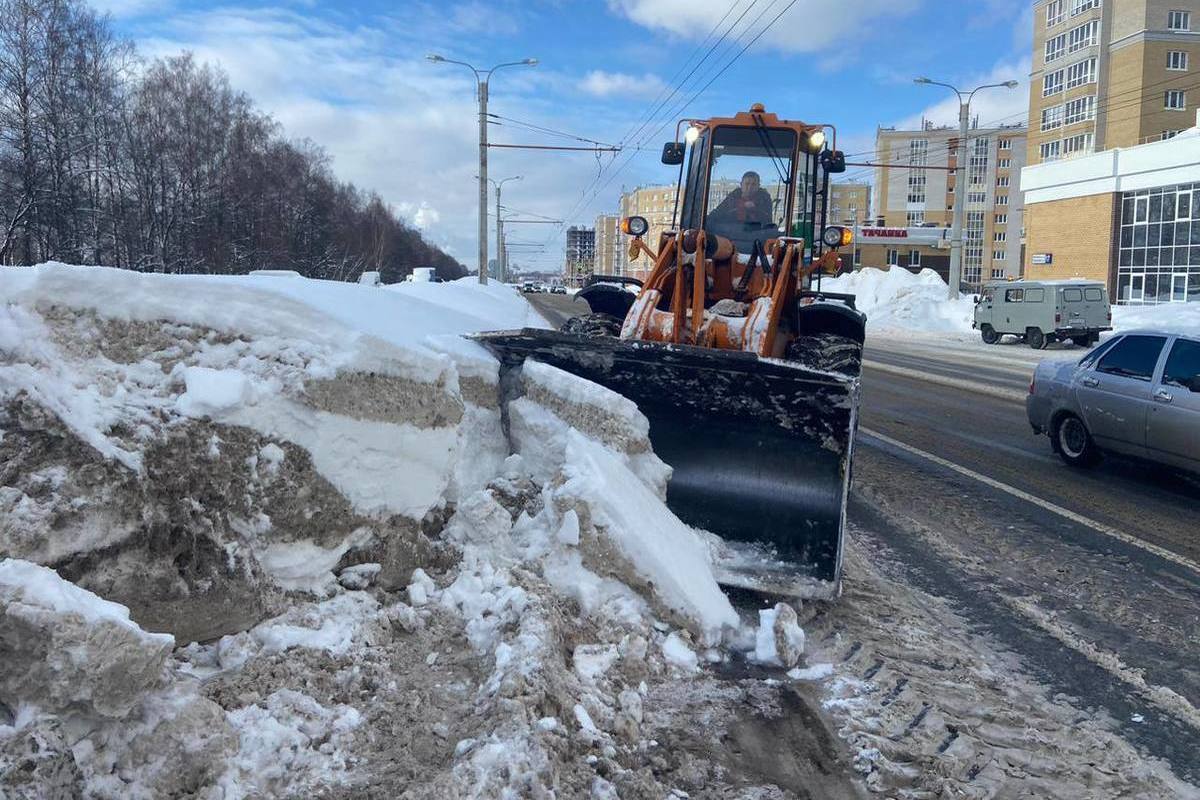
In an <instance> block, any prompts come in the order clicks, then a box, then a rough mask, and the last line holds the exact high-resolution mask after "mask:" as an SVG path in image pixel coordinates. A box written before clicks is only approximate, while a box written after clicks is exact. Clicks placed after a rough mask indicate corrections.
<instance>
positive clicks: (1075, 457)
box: [1025, 331, 1200, 472]
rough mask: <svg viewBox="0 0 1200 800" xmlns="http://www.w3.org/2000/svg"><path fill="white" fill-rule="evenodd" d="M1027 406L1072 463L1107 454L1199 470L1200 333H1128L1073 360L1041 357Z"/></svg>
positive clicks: (1031, 416)
mask: <svg viewBox="0 0 1200 800" xmlns="http://www.w3.org/2000/svg"><path fill="white" fill-rule="evenodd" d="M1025 408H1026V411H1027V413H1028V415H1029V424H1030V425H1032V426H1033V430H1034V431H1035V432H1036V433H1045V434H1047V435H1049V437H1050V444H1051V446H1052V447H1053V448H1054V451H1055V452H1056V453H1058V454H1059V455H1060V456H1062V459H1063V460H1064V461H1066V462H1067V463H1068V464H1071V465H1073V466H1091V465H1093V464H1095V463H1096V462H1097V461H1099V460H1100V457H1101V455H1102V454H1103V453H1105V452H1111V453H1118V454H1121V455H1126V456H1133V457H1135V458H1143V459H1147V460H1150V461H1156V462H1159V463H1162V464H1167V465H1170V466H1173V467H1179V468H1182V469H1186V470H1189V471H1193V472H1200V337H1197V336H1185V335H1179V334H1175V333H1166V332H1163V331H1130V332H1127V333H1122V334H1119V335H1117V336H1114V337H1112V338H1111V339H1109V340H1108V341H1106V342H1104V343H1103V344H1101V345H1100V346H1099V347H1096V348H1095V349H1093V350H1092V351H1091V352H1089V353H1088V354H1087V355H1085V356H1084V357H1083V358H1082V359H1081V360H1080V361H1078V362H1062V361H1043V362H1041V363H1040V364H1038V366H1037V369H1036V370H1035V371H1034V373H1033V381H1032V382H1031V383H1030V384H1029V397H1028V398H1027V399H1026V401H1025Z"/></svg>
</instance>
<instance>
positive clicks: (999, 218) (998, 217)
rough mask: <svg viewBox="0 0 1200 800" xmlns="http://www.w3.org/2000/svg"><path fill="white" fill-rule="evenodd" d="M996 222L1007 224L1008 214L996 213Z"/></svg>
mask: <svg viewBox="0 0 1200 800" xmlns="http://www.w3.org/2000/svg"><path fill="white" fill-rule="evenodd" d="M996 224H997V225H1007V224H1008V214H997V215H996Z"/></svg>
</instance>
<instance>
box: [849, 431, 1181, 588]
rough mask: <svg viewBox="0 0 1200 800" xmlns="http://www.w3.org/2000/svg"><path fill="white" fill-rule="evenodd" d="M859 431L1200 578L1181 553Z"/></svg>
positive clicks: (886, 438) (874, 433) (884, 437)
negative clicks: (1160, 559) (1191, 572)
mask: <svg viewBox="0 0 1200 800" xmlns="http://www.w3.org/2000/svg"><path fill="white" fill-rule="evenodd" d="M859 431H860V432H862V433H864V434H866V435H867V436H869V437H871V438H874V439H878V440H879V441H881V442H885V443H887V444H890V445H891V446H893V447H897V448H899V449H901V450H903V451H905V452H907V453H911V454H912V455H915V456H919V457H921V458H924V459H926V460H927V461H932V462H933V463H935V464H937V465H938V466H942V467H945V468H946V469H949V470H953V471H954V472H957V473H958V474H960V475H963V476H965V477H968V478H973V479H974V480H977V481H979V482H980V483H983V484H985V485H987V486H990V487H991V488H993V489H998V490H999V491H1001V492H1005V493H1007V494H1010V495H1012V496H1013V497H1016V498H1018V499H1021V500H1024V501H1025V502H1027V503H1032V504H1034V505H1035V506H1037V507H1039V508H1042V509H1045V510H1046V511H1050V512H1052V513H1054V514H1058V515H1059V516H1060V517H1064V518H1065V519H1069V520H1071V521H1072V522H1076V523H1079V524H1080V525H1083V526H1085V527H1088V528H1091V529H1092V530H1094V531H1096V532H1098V533H1102V534H1104V535H1105V536H1108V537H1110V538H1112V539H1116V540H1117V541H1119V542H1122V543H1123V544H1127V545H1130V546H1132V547H1136V548H1138V549H1139V550H1144V551H1146V552H1147V553H1152V554H1153V555H1156V556H1158V557H1159V558H1163V559H1166V560H1167V561H1170V562H1171V563H1173V564H1178V565H1179V566H1181V567H1186V568H1187V569H1190V570H1191V571H1193V572H1195V573H1197V574H1200V564H1197V563H1196V562H1195V561H1192V560H1191V559H1189V558H1187V557H1185V556H1181V555H1179V554H1178V553H1174V552H1171V551H1170V550H1167V549H1166V548H1164V547H1159V546H1158V545H1156V544H1152V543H1150V542H1147V541H1144V540H1142V539H1139V538H1137V537H1136V536H1130V535H1129V534H1127V533H1125V532H1123V531H1119V530H1117V529H1116V528H1113V527H1112V526H1109V525H1105V524H1104V523H1103V522H1097V521H1096V520H1094V519H1090V518H1089V517H1085V516H1083V515H1082V514H1076V513H1075V512H1074V511H1071V510H1070V509H1067V508H1063V507H1062V506H1060V505H1058V504H1056V503H1051V502H1050V501H1049V500H1043V499H1042V498H1040V497H1036V496H1035V495H1032V494H1030V493H1029V492H1026V491H1022V490H1021V489H1018V488H1016V487H1015V486H1009V485H1008V484H1007V483H1002V482H1000V481H998V480H996V479H995V478H989V477H988V476H987V475H984V474H982V473H979V472H976V471H975V470H972V469H967V468H966V467H964V466H961V465H959V464H955V463H954V462H953V461H947V460H946V459H944V458H942V457H941V456H936V455H934V454H933V453H929V452H926V451H925V450H922V449H920V448H919V447H913V446H912V445H911V444H905V443H904V442H901V441H899V440H897V439H893V438H892V437H890V436H888V435H886V434H883V433H880V432H879V431H874V430H871V429H870V428H865V427H860V428H859Z"/></svg>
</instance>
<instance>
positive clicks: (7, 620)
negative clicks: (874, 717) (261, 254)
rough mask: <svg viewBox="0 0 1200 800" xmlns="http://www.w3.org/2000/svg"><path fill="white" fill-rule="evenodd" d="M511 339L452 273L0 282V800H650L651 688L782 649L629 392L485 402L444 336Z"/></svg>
mask: <svg viewBox="0 0 1200 800" xmlns="http://www.w3.org/2000/svg"><path fill="white" fill-rule="evenodd" d="M530 324H542V323H540V321H538V319H537V317H536V314H535V313H534V312H533V311H532V310H531V309H530V308H529V307H528V304H527V303H526V302H525V301H524V300H523V299H522V298H521V297H520V296H519V295H517V294H516V293H515V292H513V291H512V290H511V289H509V288H508V287H502V286H499V285H494V286H489V287H487V288H481V287H479V286H478V284H475V283H474V282H470V281H464V282H456V283H453V284H430V285H420V284H413V285H407V284H406V285H404V286H401V287H395V288H390V289H383V290H381V289H377V288H372V287H366V286H359V285H353V284H331V283H326V282H320V281H310V280H306V279H292V280H281V279H279V278H274V277H270V276H261V277H249V278H231V277H186V278H183V277H176V276H156V275H139V274H135V273H128V272H120V271H116V270H108V269H101V268H90V267H85V268H75V267H66V266H63V265H45V266H42V267H39V268H33V269H6V270H4V275H3V280H2V281H0V463H2V464H4V465H5V466H4V468H3V469H0V558H6V557H7V558H8V560H6V561H3V562H0V564H2V565H3V566H0V601H3V605H4V608H5V611H4V613H3V614H2V615H0V653H4V654H6V655H5V656H4V657H3V658H0V660H3V661H4V663H6V664H11V663H17V662H16V661H14V660H13V659H17V658H20V659H23V660H22V661H21V662H20V663H21V664H22V667H21V669H20V670H19V672H20V674H15V673H14V674H11V675H8V676H6V677H5V678H4V679H0V776H8V777H0V794H4V793H7V794H9V795H11V796H14V797H27V796H28V797H33V796H39V795H38V792H39V791H41V790H42V789H44V788H45V787H46V786H56V787H59V789H61V792H62V793H64V794H80V793H82V794H87V795H89V796H93V797H98V798H106V797H156V796H173V795H181V794H189V795H194V796H203V797H213V796H222V795H223V796H224V797H226V798H238V797H246V796H256V797H257V796H265V797H282V796H304V795H309V796H312V795H317V794H330V793H331V792H332V793H334V796H355V795H356V794H358V793H361V792H362V791H365V790H368V789H369V790H371V791H373V792H376V793H377V794H379V795H380V796H400V795H402V794H404V793H405V792H406V791H408V790H409V789H410V788H411V787H414V786H421V787H428V788H427V789H425V790H423V792H424V794H422V795H421V796H475V797H493V796H514V797H515V796H550V795H549V794H548V793H551V792H554V793H557V794H558V795H559V796H564V797H565V796H571V797H574V796H584V795H587V794H589V793H595V792H597V791H599V792H600V795H601V796H603V795H604V793H605V792H609V793H610V794H611V793H620V794H621V796H626V795H628V796H667V795H668V794H670V792H671V791H672V787H673V786H674V784H675V778H674V777H673V775H674V772H673V770H676V769H678V770H684V766H683V765H684V764H685V761H683V760H680V758H681V757H680V756H677V755H675V754H661V753H659V752H658V751H656V750H655V749H654V748H655V745H654V744H653V743H652V742H651V741H650V739H649V738H648V735H647V734H645V732H644V725H643V723H644V721H645V720H646V719H647V717H648V716H650V715H653V714H655V713H658V711H657V709H655V708H653V707H649V706H648V703H647V699H646V698H647V697H648V696H650V693H651V692H652V690H655V689H658V691H657V695H658V696H660V697H670V696H672V694H673V693H672V692H671V691H669V690H666V689H661V687H663V686H664V685H669V684H670V683H671V682H672V681H680V680H692V679H694V676H696V675H697V674H699V673H700V665H701V664H703V663H706V662H710V661H715V660H722V659H726V658H728V657H729V654H730V651H731V650H735V649H736V650H741V651H743V652H747V653H753V652H755V651H759V652H760V654H761V655H762V658H761V659H760V660H762V661H764V662H767V663H773V664H778V665H780V666H782V667H783V668H786V667H791V666H794V665H795V663H796V660H797V658H798V657H799V653H800V652H801V651H802V649H803V632H802V630H800V628H799V627H798V625H797V624H796V615H795V613H794V612H792V611H791V610H790V609H789V608H787V607H786V606H778V607H776V609H775V610H774V611H773V612H772V615H773V616H772V621H771V623H770V624H771V630H772V631H773V632H774V634H775V643H776V648H777V649H776V652H775V653H774V654H769V653H768V652H767V651H768V650H769V649H770V648H768V647H767V641H766V639H763V640H762V641H761V642H756V640H755V629H754V626H752V625H744V624H743V623H742V621H741V620H740V619H739V618H738V615H737V614H736V612H735V611H734V609H733V608H732V606H731V605H730V604H729V601H728V600H727V599H726V597H725V595H724V594H723V593H722V592H721V591H720V589H719V588H718V586H717V584H716V581H715V579H714V578H713V573H712V570H711V568H710V566H709V564H708V562H707V560H706V559H707V556H706V552H707V551H706V548H705V546H704V545H703V543H702V542H701V540H700V538H699V534H698V533H697V532H696V531H693V530H692V529H690V528H688V527H687V526H686V525H684V524H682V523H681V522H680V521H679V520H678V519H677V518H676V517H675V516H674V515H673V514H671V513H670V511H669V510H668V509H667V508H666V506H665V504H664V503H663V498H664V497H665V488H666V482H667V479H668V477H669V474H670V468H669V467H667V466H666V465H665V464H663V463H662V462H661V461H660V460H659V459H658V458H657V457H656V456H655V455H654V453H653V452H652V450H651V449H650V445H649V439H648V425H647V423H646V420H645V418H644V417H642V415H641V414H640V413H639V412H638V411H637V409H636V407H634V406H633V405H632V404H630V403H629V402H628V401H627V400H625V399H624V398H621V397H619V396H617V395H615V394H613V393H611V392H608V391H607V390H604V389H602V388H600V387H597V386H594V385H592V384H589V383H587V382H585V381H582V380H580V379H578V378H575V377H574V376H571V375H569V374H567V373H563V372H560V371H558V370H555V369H553V368H551V367H548V366H545V365H540V364H527V365H526V366H525V367H524V368H523V369H522V370H521V371H520V374H519V375H518V376H516V379H515V380H514V381H511V382H508V383H506V385H505V389H504V395H503V396H501V387H500V383H499V380H498V378H499V372H498V365H497V363H496V362H495V360H494V359H493V358H492V357H491V356H490V355H488V354H487V353H486V351H484V350H482V348H479V347H478V346H476V345H475V344H474V343H472V342H470V341H467V340H465V339H462V338H461V337H460V334H462V333H467V332H471V331H474V330H479V329H493V328H504V327H520V326H524V325H530ZM510 384H511V385H510ZM502 411H506V412H507V421H508V426H507V430H506V429H505V427H504V426H502V424H501V414H502ZM38 565H43V566H38ZM48 568H52V569H48ZM764 624H765V623H764ZM151 631H152V632H153V633H151ZM172 637H173V638H172ZM172 643H174V645H175V647H174V650H173V652H172ZM756 645H757V647H756ZM4 648H10V649H11V648H15V650H14V653H15V652H16V651H20V653H21V655H19V656H18V655H15V654H14V655H11V656H9V655H7V653H8V651H7V650H5V649H4ZM114 681H116V682H117V683H116V684H114V683H113V682H114ZM121 681H124V683H121ZM106 682H107V683H106ZM60 684H63V685H60ZM68 684H69V685H68ZM108 686H115V688H113V689H112V690H111V691H109V690H107V689H106V690H104V691H101V688H100V687H108ZM102 695H103V696H104V697H106V698H107V700H105V701H104V702H103V703H97V701H96V698H98V697H101V696H102ZM687 763H688V764H690V765H689V766H687V767H686V769H687V775H686V778H681V780H684V782H686V783H688V784H689V785H696V784H697V783H699V784H700V785H704V784H705V782H711V783H714V785H715V784H716V783H719V781H720V780H721V776H720V774H719V767H717V766H707V767H704V768H703V770H702V773H697V772H696V769H697V767H696V766H695V765H694V763H691V762H687ZM14 764H22V765H31V766H28V768H26V766H22V768H21V769H6V767H7V766H8V765H14ZM12 776H16V777H12ZM10 778H11V780H10ZM5 781H8V782H7V783H6V782H5ZM21 781H25V783H21ZM597 787H599V788H598V789H597ZM338 792H341V793H343V794H337V793H338Z"/></svg>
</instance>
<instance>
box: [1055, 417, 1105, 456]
mask: <svg viewBox="0 0 1200 800" xmlns="http://www.w3.org/2000/svg"><path fill="white" fill-rule="evenodd" d="M1052 436H1053V439H1052V441H1053V443H1054V450H1055V451H1056V452H1057V453H1058V455H1059V457H1061V458H1062V460H1063V461H1065V462H1067V463H1068V464H1070V465H1071V466H1072V467H1091V466H1094V465H1095V464H1096V463H1097V462H1098V461H1099V460H1100V449H1099V448H1097V447H1096V443H1095V442H1094V441H1093V440H1092V435H1091V434H1090V433H1088V429H1087V426H1086V425H1084V424H1083V420H1081V419H1080V418H1079V417H1077V416H1075V415H1074V414H1064V415H1063V416H1061V417H1059V418H1058V421H1057V422H1055V424H1054V431H1053V433H1052Z"/></svg>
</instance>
